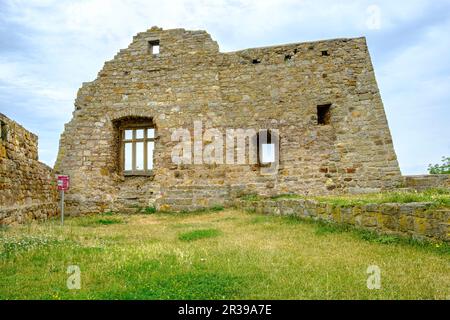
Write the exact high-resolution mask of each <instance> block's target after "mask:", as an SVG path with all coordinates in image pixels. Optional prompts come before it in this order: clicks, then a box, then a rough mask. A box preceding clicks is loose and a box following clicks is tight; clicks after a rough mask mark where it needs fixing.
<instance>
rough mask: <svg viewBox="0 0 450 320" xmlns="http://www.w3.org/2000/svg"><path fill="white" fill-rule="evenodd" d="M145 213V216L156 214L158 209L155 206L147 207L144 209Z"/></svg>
mask: <svg viewBox="0 0 450 320" xmlns="http://www.w3.org/2000/svg"><path fill="white" fill-rule="evenodd" d="M144 213H145V214H154V213H156V208H155V207H154V206H152V207H146V208H145V209H144Z"/></svg>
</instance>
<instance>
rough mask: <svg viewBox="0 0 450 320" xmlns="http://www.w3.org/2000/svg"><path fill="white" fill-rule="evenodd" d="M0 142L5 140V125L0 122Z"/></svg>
mask: <svg viewBox="0 0 450 320" xmlns="http://www.w3.org/2000/svg"><path fill="white" fill-rule="evenodd" d="M0 140H6V125H5V124H4V123H3V121H1V120H0Z"/></svg>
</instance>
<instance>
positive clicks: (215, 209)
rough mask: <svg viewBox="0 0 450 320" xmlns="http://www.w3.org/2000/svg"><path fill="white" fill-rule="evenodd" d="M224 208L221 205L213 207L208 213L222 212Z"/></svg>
mask: <svg viewBox="0 0 450 320" xmlns="http://www.w3.org/2000/svg"><path fill="white" fill-rule="evenodd" d="M224 209H225V208H224V207H223V206H222V205H215V206H213V207H211V209H210V211H214V212H218V211H223V210H224Z"/></svg>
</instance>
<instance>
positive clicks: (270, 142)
mask: <svg viewBox="0 0 450 320" xmlns="http://www.w3.org/2000/svg"><path fill="white" fill-rule="evenodd" d="M264 134H265V135H266V137H267V139H266V140H267V141H264V139H263V136H264ZM276 147H277V143H276V141H275V137H272V133H271V131H270V130H262V131H260V132H259V134H258V160H259V161H258V162H259V164H261V165H268V164H271V163H274V162H275V161H276Z"/></svg>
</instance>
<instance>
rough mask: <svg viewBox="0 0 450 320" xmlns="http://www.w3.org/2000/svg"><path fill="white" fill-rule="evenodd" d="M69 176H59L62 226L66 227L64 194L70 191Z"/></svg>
mask: <svg viewBox="0 0 450 320" xmlns="http://www.w3.org/2000/svg"><path fill="white" fill-rule="evenodd" d="M69 180H70V179H69V176H58V190H59V191H61V225H62V226H63V225H64V192H65V191H67V190H69Z"/></svg>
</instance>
